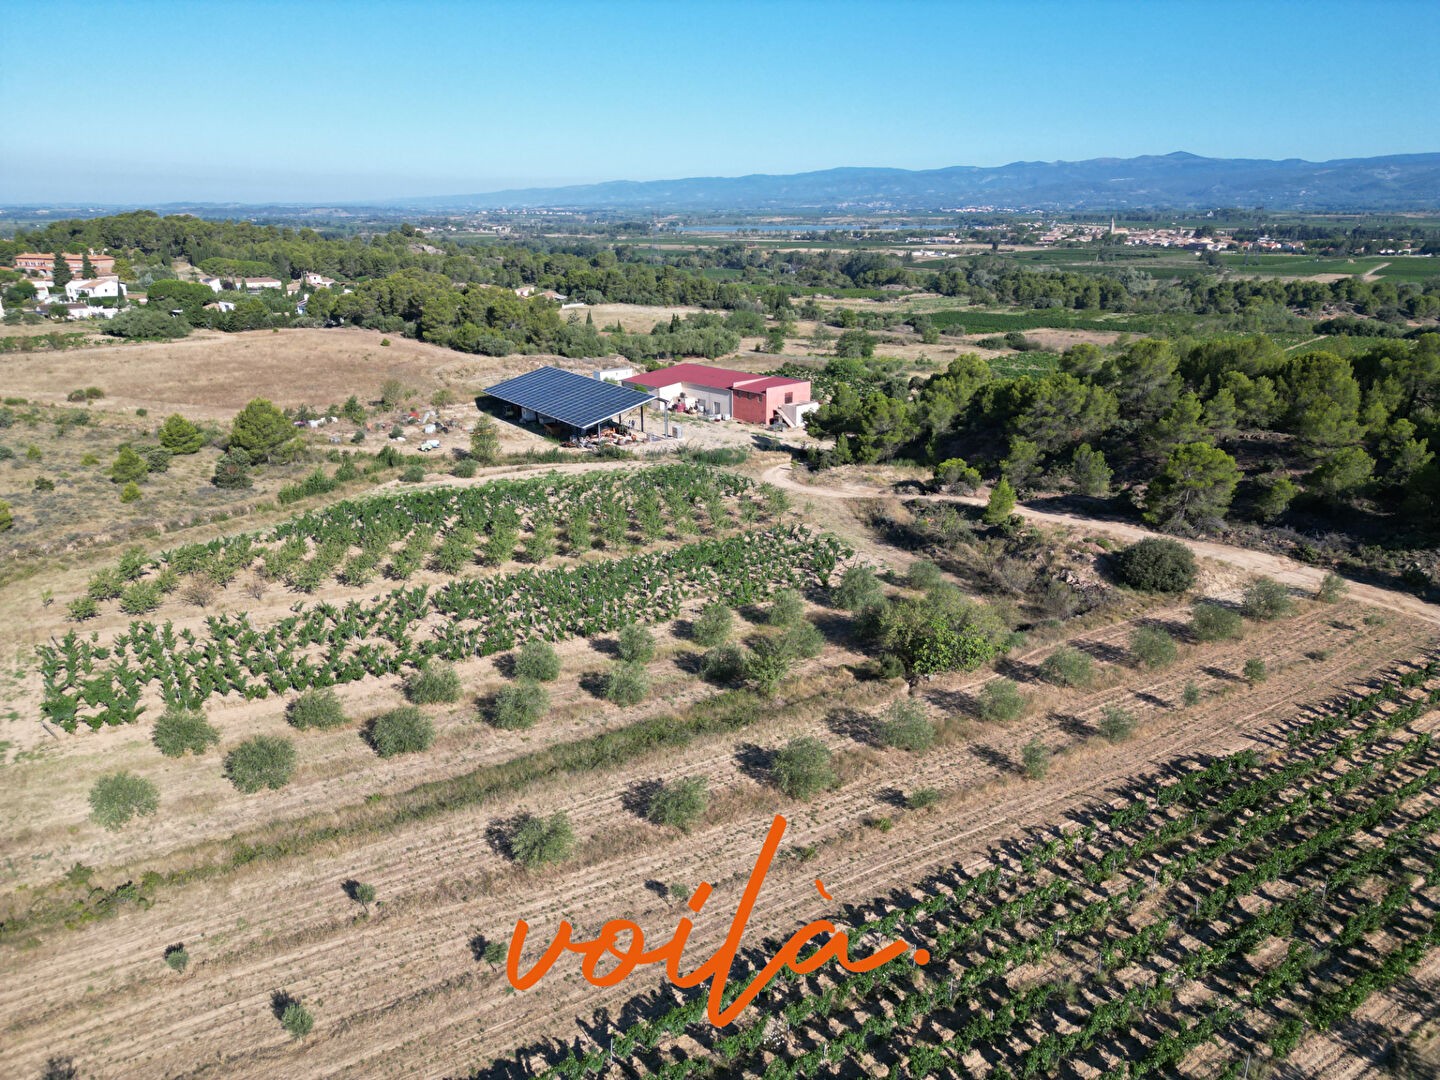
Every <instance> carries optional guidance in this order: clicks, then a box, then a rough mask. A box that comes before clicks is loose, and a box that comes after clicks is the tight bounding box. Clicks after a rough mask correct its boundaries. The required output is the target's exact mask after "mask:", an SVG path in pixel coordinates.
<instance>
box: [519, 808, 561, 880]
mask: <svg viewBox="0 0 1440 1080" xmlns="http://www.w3.org/2000/svg"><path fill="white" fill-rule="evenodd" d="M574 850H575V831H574V830H573V829H572V828H571V827H570V818H569V817H568V816H567V815H566V814H565V812H564V811H563V810H561V811H558V812H557V813H555V814H552V815H551V816H550V817H548V818H541V817H534V816H533V815H532V816H530V817H527V818H526V819H525V820H524V821H522V822H521V823H520V825H519V827H518V828H516V830H515V832H514V834H513V835H512V836H511V837H510V853H511V854H512V855H514V857H515V861H516V862H518V863H519V864H520V865H521V866H523V867H525V868H526V869H530V870H533V869H534V868H535V867H537V866H544V865H545V864H546V863H557V862H563V861H564V860H565V859H568V858H569V857H570V853H571V852H572V851H574Z"/></svg>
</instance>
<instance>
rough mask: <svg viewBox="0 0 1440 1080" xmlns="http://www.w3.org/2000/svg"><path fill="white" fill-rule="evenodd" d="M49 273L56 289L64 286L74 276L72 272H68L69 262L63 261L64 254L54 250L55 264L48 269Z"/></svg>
mask: <svg viewBox="0 0 1440 1080" xmlns="http://www.w3.org/2000/svg"><path fill="white" fill-rule="evenodd" d="M50 274H51V276H52V277H53V278H54V279H55V288H56V289H57V290H60V289H63V288H65V286H66V285H68V284H70V282H71V280H72V279H73V278H74V277H75V275H74V274H72V273H70V264H69V263H68V262H66V261H65V255H64V254H63V253H62V252H59V251H57V252H55V266H54V267H53V269H52V270H51V271H50Z"/></svg>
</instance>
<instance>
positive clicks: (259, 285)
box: [240, 277, 281, 293]
mask: <svg viewBox="0 0 1440 1080" xmlns="http://www.w3.org/2000/svg"><path fill="white" fill-rule="evenodd" d="M240 285H241V287H242V288H244V290H245V291H246V292H250V293H258V292H259V291H260V290H261V289H278V288H280V286H281V281H280V279H279V278H273V277H257V278H243V279H242V280H241V282H240Z"/></svg>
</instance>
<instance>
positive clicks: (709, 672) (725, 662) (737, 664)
mask: <svg viewBox="0 0 1440 1080" xmlns="http://www.w3.org/2000/svg"><path fill="white" fill-rule="evenodd" d="M744 676H745V650H744V649H742V648H740V646H739V645H735V644H726V645H717V646H716V647H715V648H713V649H709V650H707V651H706V653H705V655H704V656H702V657H700V677H701V678H702V679H704V680H705V681H706V682H712V683H721V684H724V683H735V682H739V681H740V680H741V679H742V678H744Z"/></svg>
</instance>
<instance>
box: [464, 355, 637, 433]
mask: <svg viewBox="0 0 1440 1080" xmlns="http://www.w3.org/2000/svg"><path fill="white" fill-rule="evenodd" d="M485 392H486V393H487V394H489V395H490V396H491V397H493V398H496V399H497V400H499V401H503V402H505V403H506V404H508V405H514V406H515V407H516V408H518V409H520V411H521V416H522V417H524V416H525V414H526V413H530V414H533V415H534V416H536V417H538V418H539V419H540V420H541V421H542V422H544V421H549V422H554V423H559V424H564V425H566V426H567V427H570V428H573V429H574V430H576V431H578V432H581V433H582V434H583V433H584V432H587V431H590V430H591V429H592V428H597V427H599V426H600V425H601V424H604V423H606V422H607V421H613V420H617V419H618V418H619V417H621V416H623V415H624V414H625V413H628V412H630V411H632V410H634V409H638V408H640V407H641V406H642V405H648V404H649V403H650V402H652V401H654V400H655V395H654V394H646V393H642V392H641V391H638V390H632V389H629V388H628V387H624V386H616V385H615V384H614V383H608V382H604V381H602V380H600V379H592V378H588V377H586V376H584V375H577V374H575V372H573V371H563V370H561V369H560V368H553V367H542V368H536V369H535V370H534V371H527V372H526V373H525V374H524V375H517V376H516V377H515V378H513V379H506V380H505V381H504V382H502V383H496V384H495V385H494V386H492V387H490V388H489V389H488V390H486V391H485ZM640 430H641V431H644V430H645V414H644V413H643V412H642V413H641V414H640Z"/></svg>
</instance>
